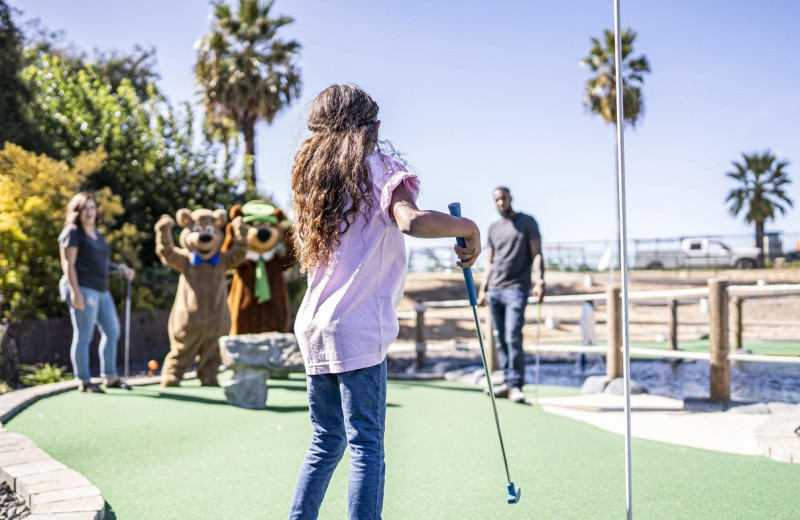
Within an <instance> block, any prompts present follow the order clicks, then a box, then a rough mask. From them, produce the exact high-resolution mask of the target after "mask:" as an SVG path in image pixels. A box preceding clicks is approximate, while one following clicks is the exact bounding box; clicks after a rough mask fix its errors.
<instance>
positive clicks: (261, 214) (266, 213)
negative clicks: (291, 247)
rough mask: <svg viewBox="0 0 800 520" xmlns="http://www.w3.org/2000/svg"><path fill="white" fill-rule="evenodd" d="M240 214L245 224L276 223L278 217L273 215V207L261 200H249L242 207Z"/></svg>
mask: <svg viewBox="0 0 800 520" xmlns="http://www.w3.org/2000/svg"><path fill="white" fill-rule="evenodd" d="M242 213H243V214H244V218H242V220H243V221H245V222H269V223H270V224H277V223H278V216H277V215H276V214H275V206H273V205H271V204H267V203H266V202H264V201H262V200H251V201H250V202H247V203H245V204H244V205H243V206H242Z"/></svg>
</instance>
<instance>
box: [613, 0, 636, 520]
mask: <svg viewBox="0 0 800 520" xmlns="http://www.w3.org/2000/svg"><path fill="white" fill-rule="evenodd" d="M619 11H620V0H614V70H615V74H614V77H615V79H616V91H617V92H616V93H617V125H616V127H617V128H616V129H617V180H618V182H617V189H618V190H619V193H618V200H619V208H618V212H619V227H620V237H619V265H620V279H621V280H622V349H623V379H624V381H625V504H626V510H627V514H628V520H632V519H633V485H632V483H633V477H632V475H631V355H630V345H629V341H628V247H627V242H628V230H627V223H626V218H625V212H626V210H625V153H624V151H625V143H624V140H623V137H624V134H625V132H624V128H625V119H624V117H623V114H624V111H623V106H622V38H621V32H622V26H621V23H620V12H619Z"/></svg>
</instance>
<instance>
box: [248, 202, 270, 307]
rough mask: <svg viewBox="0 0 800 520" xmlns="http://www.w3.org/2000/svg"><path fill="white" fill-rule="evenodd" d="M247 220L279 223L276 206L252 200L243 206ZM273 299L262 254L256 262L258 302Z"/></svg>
mask: <svg viewBox="0 0 800 520" xmlns="http://www.w3.org/2000/svg"><path fill="white" fill-rule="evenodd" d="M242 213H243V215H244V218H243V219H242V220H244V221H245V222H268V223H270V224H272V225H273V226H274V225H276V224H277V223H278V217H277V216H276V215H275V206H273V205H271V204H267V203H266V202H263V201H260V200H251V201H250V202H247V203H246V204H244V205H243V206H242ZM271 299H272V291H270V289H269V281H268V280H267V267H266V266H265V265H264V259H263V258H261V255H259V257H258V261H257V262H256V300H258V303H264V302H268V301H270V300H271Z"/></svg>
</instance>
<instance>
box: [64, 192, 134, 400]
mask: <svg viewBox="0 0 800 520" xmlns="http://www.w3.org/2000/svg"><path fill="white" fill-rule="evenodd" d="M96 223H97V202H96V201H95V198H94V196H93V195H92V194H91V193H85V192H81V193H78V194H77V195H75V196H74V197H72V199H71V200H70V201H69V204H68V205H67V218H66V222H65V226H64V230H63V231H62V232H61V234H60V235H59V236H58V244H59V246H60V249H61V267H62V269H63V270H64V277H63V278H62V279H61V294H62V297H63V298H64V300H66V302H67V305H69V315H70V318H71V320H72V345H71V347H70V358H71V360H72V370H73V372H74V373H75V377H76V378H77V379H80V386H79V387H78V389H79V390H80V391H82V392H94V393H102V392H103V389H102V388H101V387H100V386H99V385H97V384H94V383H92V382H91V380H90V374H89V342H90V341H91V340H92V336H93V335H94V327H95V325H97V326H98V327H99V328H100V346H99V353H100V377H103V378H104V384H105V385H106V387H117V388H124V389H126V390H130V388H131V387H130V386H128V384H127V383H125V382H124V381H123V380H122V379H120V377H119V375H118V374H117V341H118V340H119V318H118V317H117V309H116V307H115V306H114V301H113V300H112V299H111V293H109V292H108V274H109V271H110V270H112V269H114V270H121V271H122V272H123V273H124V274H125V276H126V277H127V279H128V280H132V279H133V276H134V271H133V269H131V268H129V267H128V266H126V265H125V264H112V263H111V261H110V256H111V251H110V249H109V247H108V243H107V242H106V239H105V238H104V237H103V234H102V233H101V232H100V230H99V229H97V227H95V225H96Z"/></svg>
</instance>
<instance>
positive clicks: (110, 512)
mask: <svg viewBox="0 0 800 520" xmlns="http://www.w3.org/2000/svg"><path fill="white" fill-rule="evenodd" d="M103 520H117V515H116V513H114V508H113V507H111V504H109V503H108V502H106V514H105V515H104V516H103Z"/></svg>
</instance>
